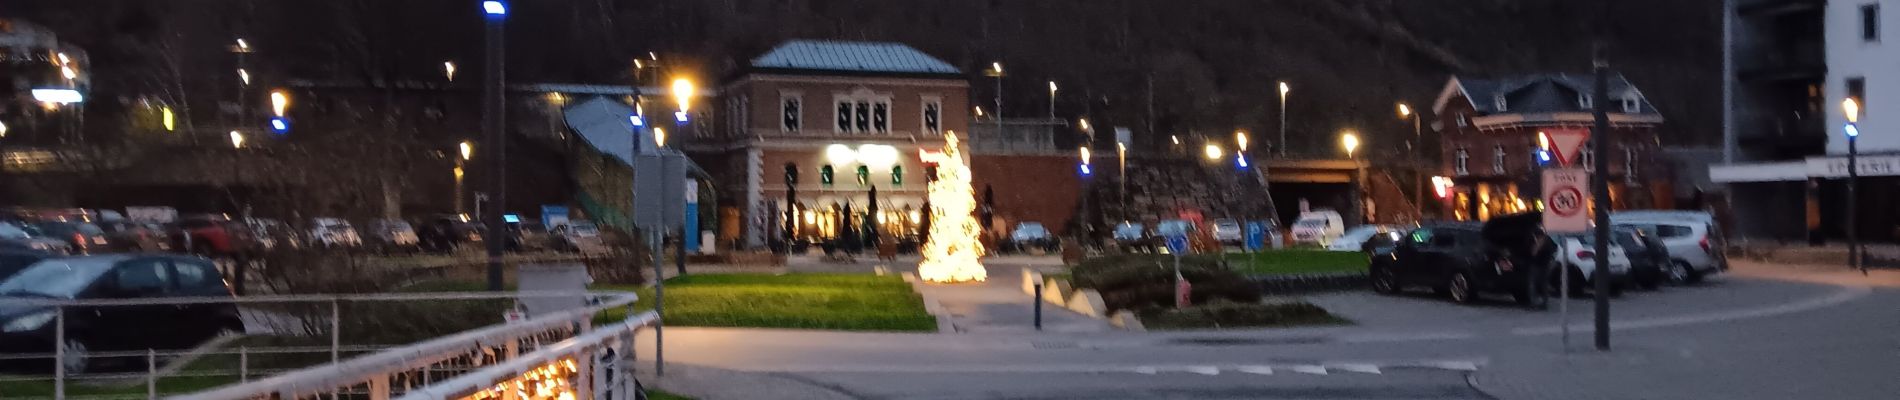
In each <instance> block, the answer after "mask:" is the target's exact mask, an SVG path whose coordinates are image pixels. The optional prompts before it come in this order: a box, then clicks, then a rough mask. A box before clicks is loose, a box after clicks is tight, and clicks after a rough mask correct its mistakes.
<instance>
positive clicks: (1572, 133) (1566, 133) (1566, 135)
mask: <svg viewBox="0 0 1900 400" xmlns="http://www.w3.org/2000/svg"><path fill="white" fill-rule="evenodd" d="M1538 133H1539V134H1542V135H1544V137H1543V138H1538V140H1540V141H1542V140H1549V141H1550V144H1549V146H1550V153H1551V156H1553V157H1556V158H1557V165H1561V166H1566V167H1568V166H1570V163H1573V162H1577V161H1578V160H1579V159H1582V158H1583V145H1584V143H1586V142H1589V141H1590V130H1589V129H1584V128H1553V129H1546V130H1543V131H1541V132H1538Z"/></svg>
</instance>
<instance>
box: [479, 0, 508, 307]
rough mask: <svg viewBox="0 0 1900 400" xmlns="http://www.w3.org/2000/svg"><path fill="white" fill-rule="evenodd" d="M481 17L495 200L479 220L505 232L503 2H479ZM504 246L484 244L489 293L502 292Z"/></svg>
mask: <svg viewBox="0 0 1900 400" xmlns="http://www.w3.org/2000/svg"><path fill="white" fill-rule="evenodd" d="M482 14H483V17H484V18H482V19H483V28H484V29H483V37H482V42H483V44H484V46H485V47H486V51H484V52H483V58H484V59H483V61H484V62H483V65H482V106H483V109H482V137H483V140H484V141H486V143H488V145H489V146H494V149H493V150H492V151H490V152H489V153H488V154H489V156H488V157H487V159H488V163H489V165H490V167H489V168H488V171H489V172H490V174H489V175H490V177H489V179H490V181H489V186H488V193H489V195H490V196H494V197H495V198H494V199H491V201H492V202H491V203H489V204H492V205H491V206H489V207H484V208H483V209H482V210H481V212H482V216H481V217H482V225H483V226H486V227H487V228H488V231H489V232H507V228H506V227H505V226H504V225H503V223H502V219H501V214H502V212H503V211H504V210H503V209H504V208H507V206H508V174H506V173H504V171H507V170H508V142H507V138H506V137H504V136H503V134H502V128H503V126H505V124H506V123H507V121H506V114H507V112H508V107H507V105H506V103H504V101H505V99H504V98H503V96H504V95H503V88H504V87H506V86H507V83H506V82H507V72H508V68H507V59H506V58H505V57H504V54H503V52H505V51H507V48H506V45H507V43H506V42H505V41H504V40H503V38H504V37H503V28H505V27H506V23H507V21H508V5H507V3H503V2H502V0H485V1H482ZM506 242H507V241H506V240H489V241H487V243H486V244H487V247H488V249H487V250H488V251H487V253H488V271H487V272H488V276H487V278H488V290H489V291H493V292H499V291H501V290H502V263H501V253H502V250H503V248H504V246H505V245H506Z"/></svg>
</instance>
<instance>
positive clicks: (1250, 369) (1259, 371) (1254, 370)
mask: <svg viewBox="0 0 1900 400" xmlns="http://www.w3.org/2000/svg"><path fill="white" fill-rule="evenodd" d="M1234 370H1235V371H1240V372H1244V373H1249V374H1254V375H1273V367H1269V366H1265V365H1242V366H1238V367H1234Z"/></svg>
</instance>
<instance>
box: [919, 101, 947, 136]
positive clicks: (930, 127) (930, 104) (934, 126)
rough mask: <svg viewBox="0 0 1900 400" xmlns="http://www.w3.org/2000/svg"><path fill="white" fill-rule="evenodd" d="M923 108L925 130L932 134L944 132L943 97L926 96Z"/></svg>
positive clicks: (926, 132)
mask: <svg viewBox="0 0 1900 400" xmlns="http://www.w3.org/2000/svg"><path fill="white" fill-rule="evenodd" d="M923 110H924V111H923V113H924V114H923V121H924V126H923V132H924V133H925V134H931V135H936V134H940V133H943V120H942V118H943V99H940V98H935V97H926V98H924V107H923Z"/></svg>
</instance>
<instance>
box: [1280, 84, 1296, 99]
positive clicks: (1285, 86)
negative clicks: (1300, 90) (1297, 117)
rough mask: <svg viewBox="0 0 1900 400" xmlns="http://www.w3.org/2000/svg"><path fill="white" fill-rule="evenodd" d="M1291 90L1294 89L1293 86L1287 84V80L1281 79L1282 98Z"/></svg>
mask: <svg viewBox="0 0 1900 400" xmlns="http://www.w3.org/2000/svg"><path fill="white" fill-rule="evenodd" d="M1291 91H1293V88H1292V87H1291V86H1287V85H1286V81H1280V97H1281V98H1285V97H1286V92H1291Z"/></svg>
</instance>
